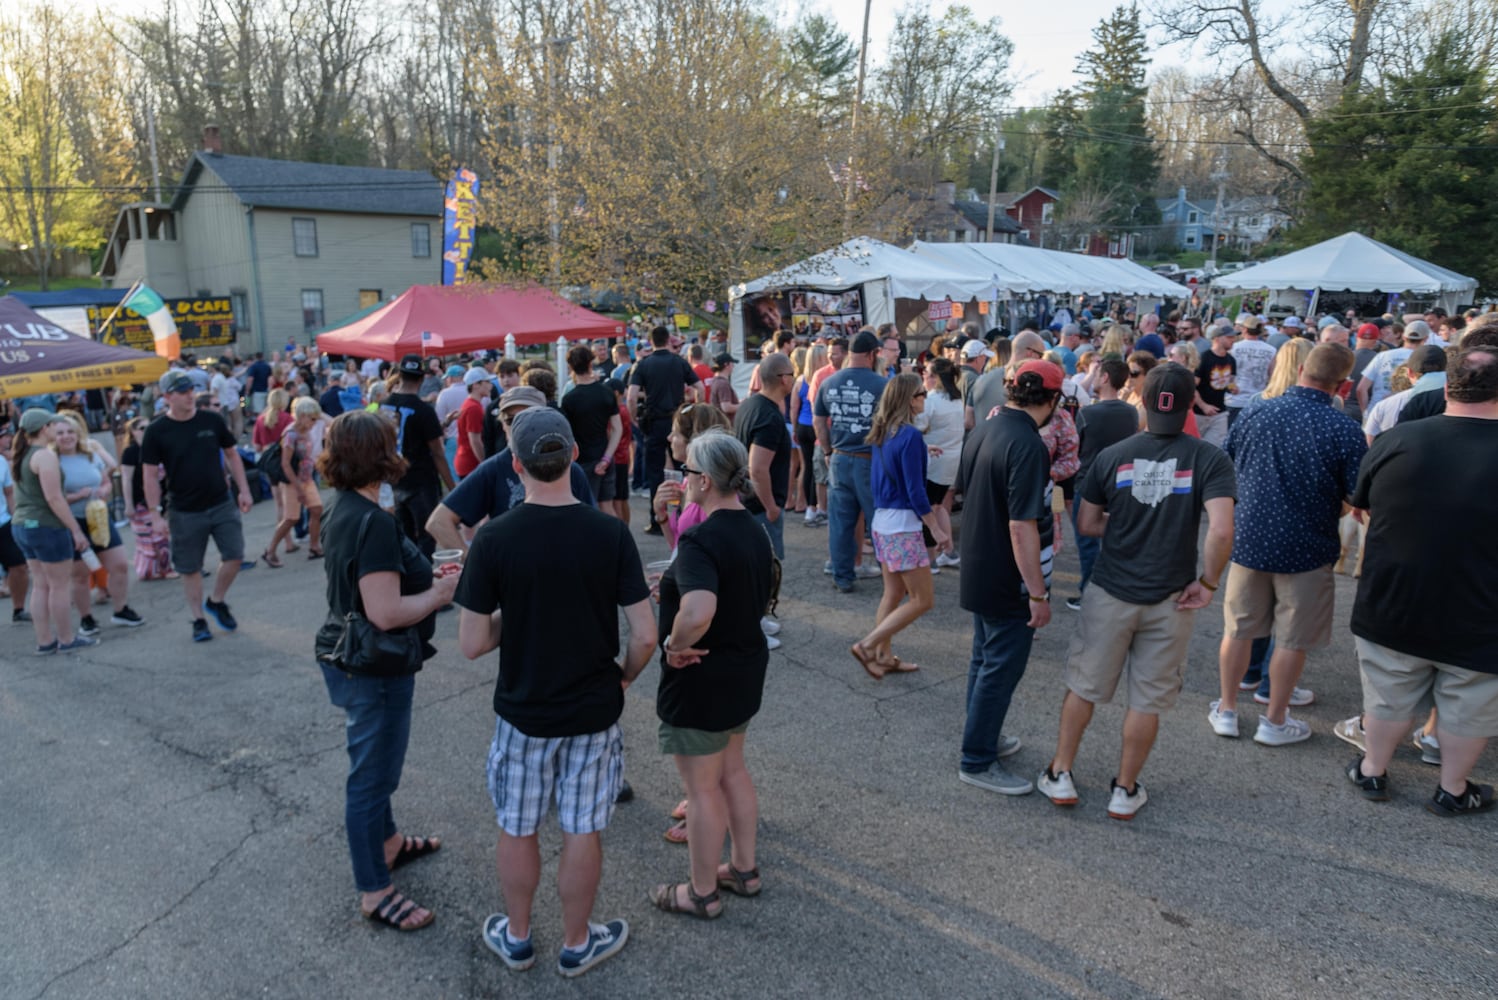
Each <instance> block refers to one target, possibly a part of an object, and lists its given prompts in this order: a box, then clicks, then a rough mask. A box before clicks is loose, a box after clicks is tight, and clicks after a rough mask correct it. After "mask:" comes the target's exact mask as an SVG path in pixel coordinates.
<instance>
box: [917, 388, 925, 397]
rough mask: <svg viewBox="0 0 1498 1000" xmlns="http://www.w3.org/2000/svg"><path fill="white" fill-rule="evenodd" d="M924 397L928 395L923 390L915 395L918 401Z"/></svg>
mask: <svg viewBox="0 0 1498 1000" xmlns="http://www.w3.org/2000/svg"><path fill="white" fill-rule="evenodd" d="M924 395H926V390H925V389H922V390H921V391H920V392H918V393H916V394H915V398H916V399H920V398H921V397H922V396H924Z"/></svg>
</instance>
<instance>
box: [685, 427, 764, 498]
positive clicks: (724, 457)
mask: <svg viewBox="0 0 1498 1000" xmlns="http://www.w3.org/2000/svg"><path fill="white" fill-rule="evenodd" d="M687 461H688V462H690V463H691V464H692V465H694V466H696V467H697V470H698V471H699V472H702V473H704V474H706V476H707V478H708V479H709V480H711V481H712V484H713V489H715V490H717V491H718V492H719V493H727V494H730V495H732V494H744V493H747V492H748V490H749V452H748V450H747V449H745V447H744V445H743V443H742V442H741V441H739V439H738V438H736V437H734V436H733V435H732V434H730V433H728V432H727V431H726V430H723V429H720V428H716V427H714V428H709V429H708V430H706V431H704V432H703V433H701V434H698V435H697V436H696V437H694V438H692V440H691V442H690V443H688V444H687Z"/></svg>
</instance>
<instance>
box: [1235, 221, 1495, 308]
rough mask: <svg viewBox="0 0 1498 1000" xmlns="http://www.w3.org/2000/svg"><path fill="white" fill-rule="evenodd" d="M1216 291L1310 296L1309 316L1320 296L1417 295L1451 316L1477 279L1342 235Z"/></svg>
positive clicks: (1248, 271)
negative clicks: (1265, 290) (1338, 293)
mask: <svg viewBox="0 0 1498 1000" xmlns="http://www.w3.org/2000/svg"><path fill="white" fill-rule="evenodd" d="M1215 288H1216V290H1218V291H1221V290H1223V289H1231V290H1243V291H1254V290H1257V289H1261V288H1263V289H1268V290H1270V291H1274V292H1290V291H1293V292H1298V293H1301V295H1300V296H1296V298H1297V299H1299V300H1300V304H1303V298H1302V296H1303V295H1304V293H1311V295H1312V299H1311V308H1310V310H1309V311H1310V312H1315V303H1316V299H1317V297H1319V295H1320V293H1321V292H1383V293H1385V294H1389V295H1396V294H1406V295H1418V296H1421V297H1423V298H1433V299H1435V300H1436V304H1438V305H1440V306H1441V307H1442V308H1444V309H1446V310H1447V311H1448V312H1454V311H1456V309H1457V308H1459V307H1460V306H1461V305H1462V304H1464V303H1467V302H1470V301H1472V293H1473V292H1475V291H1476V290H1477V279H1475V278H1469V277H1467V276H1466V275H1465V274H1457V273H1456V272H1455V271H1451V270H1448V269H1446V268H1444V267H1440V266H1439V265H1436V264H1432V263H1430V262H1429V261H1425V260H1421V259H1420V258H1419V257H1415V256H1413V255H1412V254H1407V253H1405V252H1404V251H1402V250H1396V249H1394V248H1393V247H1391V246H1389V245H1388V244H1385V243H1380V242H1379V241H1378V240H1375V239H1370V238H1369V237H1367V236H1364V235H1363V234H1362V233H1343V234H1342V235H1341V236H1336V237H1333V238H1332V239H1329V240H1326V241H1324V242H1322V243H1317V244H1316V245H1315V246H1309V247H1306V248H1305V249H1304V250H1296V251H1295V252H1294V253H1289V254H1286V255H1285V256H1283V257H1280V258H1278V259H1277V260H1272V261H1270V262H1268V263H1267V264H1260V265H1258V266H1257V267H1246V268H1244V269H1243V270H1241V271H1237V272H1234V273H1232V274H1228V275H1223V276H1222V277H1221V278H1220V279H1218V280H1217V282H1216V284H1215Z"/></svg>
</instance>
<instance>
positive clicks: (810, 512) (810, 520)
mask: <svg viewBox="0 0 1498 1000" xmlns="http://www.w3.org/2000/svg"><path fill="white" fill-rule="evenodd" d="M816 521H817V509H816V508H815V507H808V508H806V516H805V517H803V518H802V519H801V523H803V524H815V523H816Z"/></svg>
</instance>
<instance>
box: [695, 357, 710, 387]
mask: <svg viewBox="0 0 1498 1000" xmlns="http://www.w3.org/2000/svg"><path fill="white" fill-rule="evenodd" d="M692 371H694V372H696V373H697V378H698V380H699V381H701V382H704V383H705V382H707V381H708V380H709V379H711V378H712V377H713V370H712V367H711V366H709V365H708V364H707V363H706V362H702V361H699V362H697V363H696V364H695V365H693V366H692Z"/></svg>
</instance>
